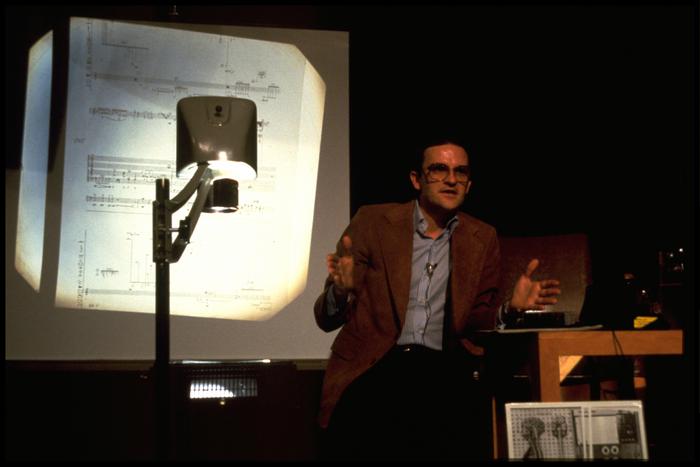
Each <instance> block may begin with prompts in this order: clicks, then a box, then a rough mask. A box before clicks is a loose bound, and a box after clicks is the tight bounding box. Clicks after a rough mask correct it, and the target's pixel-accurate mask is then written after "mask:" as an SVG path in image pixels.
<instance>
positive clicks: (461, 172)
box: [425, 163, 469, 183]
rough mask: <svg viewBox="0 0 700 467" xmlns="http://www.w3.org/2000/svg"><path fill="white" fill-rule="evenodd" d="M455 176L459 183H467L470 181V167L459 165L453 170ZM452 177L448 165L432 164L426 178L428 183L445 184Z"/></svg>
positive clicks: (426, 172)
mask: <svg viewBox="0 0 700 467" xmlns="http://www.w3.org/2000/svg"><path fill="white" fill-rule="evenodd" d="M451 170H452V173H454V175H455V180H457V183H467V181H468V180H469V166H468V165H459V166H457V167H455V168H454V169H451ZM449 176H450V168H449V167H448V166H447V165H446V164H441V163H436V164H430V165H429V166H428V168H427V170H426V171H425V178H426V179H427V180H428V182H431V183H432V182H444V181H445V180H447V177H449Z"/></svg>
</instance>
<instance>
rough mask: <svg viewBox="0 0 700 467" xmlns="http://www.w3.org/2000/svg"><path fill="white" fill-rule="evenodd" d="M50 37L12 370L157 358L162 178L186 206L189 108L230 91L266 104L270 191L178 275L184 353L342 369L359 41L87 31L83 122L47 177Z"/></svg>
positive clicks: (217, 32) (259, 33)
mask: <svg viewBox="0 0 700 467" xmlns="http://www.w3.org/2000/svg"><path fill="white" fill-rule="evenodd" d="M42 41H43V42H42ZM42 41H40V42H41V43H38V44H37V45H36V46H35V47H34V48H32V53H34V55H35V56H37V54H38V56H39V57H45V58H44V61H43V62H41V60H39V59H35V60H34V61H33V62H32V61H31V60H30V69H29V73H28V84H27V86H28V92H27V95H28V97H27V104H26V116H25V144H24V148H23V154H22V159H23V160H22V166H23V170H22V172H21V179H22V180H21V184H19V180H18V178H19V176H20V174H17V173H11V172H10V171H8V173H7V174H6V180H7V182H8V183H7V184H6V207H7V208H8V211H7V212H8V216H7V217H8V219H10V218H12V217H13V216H12V215H11V213H13V212H16V213H17V215H16V218H17V222H18V224H17V225H18V229H17V230H16V231H17V238H16V242H15V245H16V246H15V249H16V250H15V253H16V254H15V265H16V270H11V268H8V266H7V264H8V263H10V260H9V259H8V261H6V272H7V274H6V289H7V291H8V294H7V298H6V318H5V321H6V357H7V358H12V359H49V360H50V359H78V360H96V359H152V358H153V356H154V350H155V338H154V333H155V330H154V315H153V312H154V309H155V302H154V279H153V263H152V260H151V252H150V248H151V232H150V229H151V202H152V200H153V197H154V180H155V178H158V177H166V178H169V179H171V181H172V185H171V196H174V195H175V194H176V193H177V192H178V191H179V189H181V188H182V186H184V184H185V183H186V182H187V180H186V179H179V178H176V176H175V172H174V159H175V125H174V123H175V121H174V116H175V112H174V109H175V104H176V102H177V100H179V98H181V97H187V96H192V95H230V96H235V97H245V98H249V99H251V100H253V101H255V102H256V105H257V106H258V146H259V154H258V178H257V179H256V180H255V181H254V182H250V183H246V184H242V185H241V188H240V204H241V209H240V210H239V211H238V212H237V213H235V214H229V215H218V216H214V215H203V216H202V217H201V218H200V221H199V223H198V225H197V230H196V231H195V234H194V236H193V238H192V243H191V245H189V246H188V250H187V251H186V253H185V255H184V256H183V258H182V259H181V260H180V261H179V262H178V263H175V264H173V265H172V266H171V315H172V316H171V356H172V358H173V359H175V360H181V359H219V360H228V359H234V360H239V359H263V358H270V359H323V358H326V357H327V355H328V353H329V347H330V343H331V341H332V338H333V337H334V335H333V334H326V333H324V332H322V331H320V330H319V329H318V328H317V327H316V326H315V323H314V320H313V313H312V306H313V301H314V300H315V298H316V296H317V295H318V294H319V293H320V290H321V287H322V284H323V280H324V278H325V275H326V273H325V261H324V258H325V254H326V252H327V251H330V250H331V249H332V248H333V247H334V244H335V241H336V240H337V236H338V234H339V233H340V232H341V230H342V228H343V227H344V226H345V225H346V224H347V222H348V214H349V180H348V165H349V161H348V37H347V33H344V32H336V31H311V30H293V29H272V28H245V27H228V26H202V25H182V24H179V25H177V28H174V27H173V26H172V25H170V24H155V23H150V24H146V23H123V22H115V21H106V20H100V19H91V18H72V19H71V25H70V41H69V42H70V44H68V45H67V46H68V47H69V53H70V59H69V64H68V89H67V108H66V111H65V118H64V121H62V122H51V124H52V125H57V124H59V125H62V126H64V131H63V132H62V133H61V141H60V143H59V144H58V146H59V149H60V150H59V153H58V154H57V155H56V162H55V164H53V166H52V168H51V170H50V171H49V172H48V173H43V174H42V170H41V167H42V161H43V167H46V159H47V157H48V154H47V151H48V150H47V149H46V148H45V146H39V147H38V148H37V147H36V146H37V145H36V144H35V145H34V146H32V145H28V144H27V143H26V140H27V135H28V132H32V131H33V132H34V133H36V132H39V131H44V130H41V129H42V128H44V127H46V126H47V125H46V123H44V125H43V126H42V125H41V122H42V118H43V119H45V115H46V112H41V111H37V110H36V107H37V105H36V104H32V103H31V102H30V96H32V95H36V94H41V93H43V94H44V95H45V94H46V87H47V86H46V74H47V72H46V68H47V67H48V68H49V70H50V67H51V62H50V61H48V62H47V60H50V58H51V55H52V54H51V53H50V49H51V44H50V38H49V39H46V38H44V39H42ZM47 43H48V46H47ZM54 46H58V45H56V44H54ZM47 50H48V52H47ZM46 57H48V58H46ZM32 63H35V65H32ZM36 63H43V65H41V66H38V65H36ZM53 66H60V64H56V63H54V64H53ZM42 70H43V71H42ZM40 73H43V75H42V76H43V77H42V78H41V79H37V78H35V77H36V76H37V75H38V74H40ZM48 74H49V75H50V72H49V73H48ZM33 83H34V84H33ZM36 83H39V84H36ZM32 89H35V91H32ZM48 90H49V92H50V86H48ZM35 101H36V99H35ZM49 101H50V100H46V99H45V100H44V103H45V104H46V103H48V102H49ZM44 133H48V130H45V131H44ZM31 139H32V140H34V141H42V140H43V139H42V138H36V137H35V136H34V137H32V138H31ZM47 139H48V136H47ZM35 166H38V167H39V168H40V169H39V170H33V171H31V172H30V171H29V168H30V167H35ZM44 170H46V169H45V168H44ZM30 175H31V177H30ZM42 176H43V178H42ZM30 178H31V180H32V181H31V182H26V181H25V180H27V179H30ZM43 180H46V183H42V181H43ZM18 185H19V186H18ZM42 188H43V190H44V191H43V193H47V194H46V195H45V199H44V195H42ZM18 193H21V195H19V196H18ZM32 195H34V196H32ZM18 198H19V200H18ZM44 205H45V207H46V209H45V212H42V208H43V207H44ZM187 210H188V207H186V208H185V209H183V210H182V212H181V213H178V215H176V216H174V219H173V225H177V222H178V220H179V219H180V218H182V217H184V215H185V214H186V213H187ZM35 219H41V220H42V221H44V219H45V225H43V226H42V225H41V222H38V221H35ZM8 224H10V223H8V222H6V232H7V233H8V235H6V238H8V240H6V242H8V244H11V243H12V241H13V240H15V238H14V232H15V229H13V228H11V226H10V225H8ZM42 227H43V228H42ZM41 240H43V241H41ZM6 251H12V249H11V248H8V247H7V246H6ZM27 252H32V253H31V254H30V253H27ZM41 252H43V257H42V254H41ZM37 256H38V257H37ZM39 284H41V285H40V286H39Z"/></svg>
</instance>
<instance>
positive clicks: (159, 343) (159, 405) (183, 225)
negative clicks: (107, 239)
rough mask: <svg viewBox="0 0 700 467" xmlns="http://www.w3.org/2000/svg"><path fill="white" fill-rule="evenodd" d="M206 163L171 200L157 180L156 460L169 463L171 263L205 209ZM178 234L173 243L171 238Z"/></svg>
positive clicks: (167, 188) (164, 180)
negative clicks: (183, 211)
mask: <svg viewBox="0 0 700 467" xmlns="http://www.w3.org/2000/svg"><path fill="white" fill-rule="evenodd" d="M213 178H214V177H213V175H212V172H211V170H209V168H208V165H207V164H206V163H203V164H199V166H198V167H197V171H196V172H195V174H194V176H193V177H192V178H191V179H190V181H189V182H188V183H187V185H185V187H184V188H183V189H182V191H181V192H180V193H178V194H177V195H176V196H175V197H174V198H173V199H170V181H169V180H168V179H167V178H159V179H157V180H156V199H155V201H153V262H154V263H156V361H155V364H154V368H153V370H154V371H153V373H154V379H155V382H154V386H155V427H156V433H155V443H156V456H157V458H158V459H160V460H168V459H169V457H170V455H171V453H170V431H171V430H170V411H171V410H170V408H171V407H170V406H171V404H170V381H171V377H172V375H171V371H170V370H171V368H170V263H175V262H177V261H178V260H179V259H180V257H181V256H182V253H183V252H184V251H185V248H186V247H187V245H188V244H189V241H190V237H191V236H192V233H193V232H194V228H195V226H196V225H197V220H198V219H199V215H200V214H201V213H202V209H203V208H204V206H205V203H206V200H207V196H208V195H209V191H210V190H211V187H212V183H213ZM195 192H196V193H197V197H196V198H195V200H194V203H193V204H192V207H191V208H190V212H189V214H188V215H187V217H185V219H183V220H181V221H180V227H179V228H177V229H173V228H172V221H173V219H172V217H173V213H174V212H176V211H177V210H179V209H180V208H182V207H183V206H184V205H185V203H186V202H187V200H189V199H190V197H192V195H194V194H195ZM175 232H177V234H178V235H177V238H176V239H175V241H174V242H173V237H172V234H173V233H175Z"/></svg>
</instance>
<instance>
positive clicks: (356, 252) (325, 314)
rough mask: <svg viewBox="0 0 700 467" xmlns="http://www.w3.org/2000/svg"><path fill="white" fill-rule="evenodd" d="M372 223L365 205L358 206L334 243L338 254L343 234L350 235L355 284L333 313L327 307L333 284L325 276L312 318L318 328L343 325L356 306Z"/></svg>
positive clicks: (329, 330) (365, 265)
mask: <svg viewBox="0 0 700 467" xmlns="http://www.w3.org/2000/svg"><path fill="white" fill-rule="evenodd" d="M371 225H372V223H371V221H369V220H368V210H367V209H366V208H365V207H362V208H360V209H359V210H358V211H357V213H356V214H355V216H354V217H353V218H352V220H351V221H350V225H348V227H347V228H346V229H345V231H343V234H342V235H341V236H340V239H339V240H338V243H337V244H336V254H338V255H339V254H340V253H341V250H342V239H343V237H344V236H345V235H348V236H350V239H351V240H352V254H353V282H354V284H355V293H351V294H350V295H349V299H348V302H347V303H338V304H337V305H338V307H337V311H336V312H335V313H333V312H332V311H331V310H330V309H329V306H328V305H329V303H328V291H329V289H330V287H331V286H332V285H333V279H332V278H331V277H330V275H329V276H328V277H327V278H326V281H325V284H324V287H323V293H321V295H319V297H318V298H317V299H316V303H315V304H314V318H315V319H316V324H317V325H318V327H319V328H321V329H322V330H324V331H326V332H331V331H334V330H336V329H338V328H339V327H341V326H342V325H344V324H345V323H346V322H347V321H348V320H349V319H350V317H351V316H352V314H353V312H354V309H355V307H356V301H355V296H356V295H357V291H358V290H359V289H360V288H361V287H362V284H363V283H364V273H365V271H366V269H367V263H368V257H369V254H368V251H367V242H366V241H365V239H366V237H367V231H366V229H369V228H370V226H371Z"/></svg>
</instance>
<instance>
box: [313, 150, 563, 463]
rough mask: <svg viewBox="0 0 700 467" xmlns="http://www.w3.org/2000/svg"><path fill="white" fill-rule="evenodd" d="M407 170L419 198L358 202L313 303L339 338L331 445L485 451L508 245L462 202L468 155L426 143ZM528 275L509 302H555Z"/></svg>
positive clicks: (325, 423) (425, 455) (367, 451)
mask: <svg viewBox="0 0 700 467" xmlns="http://www.w3.org/2000/svg"><path fill="white" fill-rule="evenodd" d="M421 156H422V157H420V158H419V162H418V163H417V164H416V166H415V168H414V170H412V171H411V172H410V179H411V183H412V185H413V187H414V188H415V189H416V190H417V191H418V197H417V200H416V201H412V202H410V203H406V204H382V205H374V206H365V207H363V208H361V209H360V210H358V212H357V214H356V215H355V216H354V217H353V219H352V220H351V222H350V225H349V226H348V227H347V229H346V230H345V232H344V233H343V235H342V237H341V241H340V242H339V243H338V247H337V251H336V252H335V253H333V254H329V255H328V257H327V267H328V272H329V276H328V279H327V280H326V286H325V289H324V292H323V294H321V296H320V297H319V298H318V300H317V301H316V304H315V306H314V314H315V317H316V322H317V323H318V325H319V327H320V328H321V329H323V330H325V331H332V330H334V329H337V328H338V327H340V326H342V329H341V330H340V332H339V333H338V336H337V337H336V339H335V341H334V343H333V345H332V348H331V350H332V352H331V356H330V359H329V361H328V366H327V368H326V374H325V379H324V383H323V390H322V396H321V409H320V414H319V423H320V425H321V427H323V428H327V429H326V431H325V434H326V436H327V440H326V443H325V444H324V446H325V449H326V451H325V456H327V457H332V458H342V459H407V460H413V459H470V458H474V459H484V458H488V455H489V453H490V452H489V445H490V439H491V438H490V437H491V429H490V426H489V425H488V423H489V420H490V417H489V415H490V406H489V405H488V403H487V400H488V399H487V398H486V394H485V392H484V391H483V389H482V388H481V385H480V382H479V381H478V378H479V372H478V363H479V362H478V359H477V358H476V357H475V354H476V355H478V354H479V350H480V348H479V347H478V346H475V345H474V344H473V343H472V341H471V340H470V337H472V335H473V333H474V331H477V330H483V329H493V328H494V326H495V321H496V314H497V311H498V304H497V303H496V296H497V292H498V287H499V266H500V254H499V248H498V239H497V236H496V231H495V230H494V229H493V227H491V226H489V225H487V224H485V223H483V222H481V221H479V220H477V219H475V218H473V217H471V216H469V215H467V214H465V213H462V212H459V207H460V206H461V204H462V202H463V201H464V199H465V196H466V195H467V193H468V192H469V189H470V188H471V184H472V181H471V178H470V168H469V157H468V155H467V152H466V151H465V149H464V148H463V147H462V146H460V145H459V144H456V143H453V142H451V141H441V142H439V143H438V144H431V145H428V147H427V148H425V150H424V151H423V153H422V154H421ZM536 267H537V260H533V261H531V262H530V264H529V265H528V268H527V271H525V273H524V274H523V275H522V276H521V277H520V278H519V280H518V282H517V283H516V286H515V289H514V290H513V294H512V298H511V300H510V307H511V308H519V309H542V308H543V307H544V305H546V304H552V303H556V297H555V296H556V295H557V294H559V293H560V291H559V289H557V288H556V287H557V286H558V285H559V283H558V281H556V280H545V281H534V280H532V279H531V277H530V276H531V274H532V272H533V271H534V270H535V268H536Z"/></svg>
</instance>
